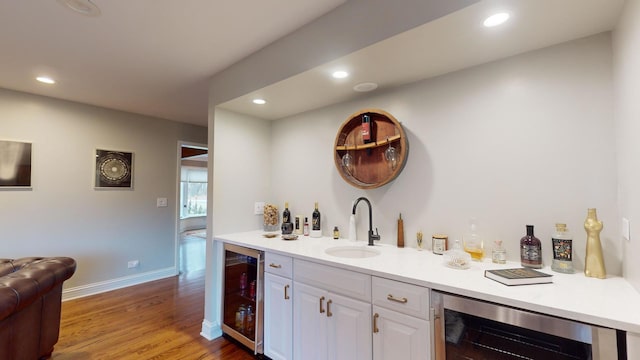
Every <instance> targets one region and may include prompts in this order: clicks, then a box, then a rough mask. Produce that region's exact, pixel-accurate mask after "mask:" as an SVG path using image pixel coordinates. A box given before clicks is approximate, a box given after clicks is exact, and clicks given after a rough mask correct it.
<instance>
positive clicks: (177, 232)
mask: <svg viewBox="0 0 640 360" xmlns="http://www.w3.org/2000/svg"><path fill="white" fill-rule="evenodd" d="M183 147H192V148H200V149H207V152H208V154H209V156H210V155H211V151H209V147H208V146H207V144H202V143H196V142H191V141H183V140H178V146H177V150H176V151H177V161H176V162H177V165H176V169H177V170H176V204H175V209H174V211H175V213H174V219H175V224H176V226H175V234H174V238H175V240H174V242H175V249H174V260H173V263H174V264H175V268H176V275H179V274H180V269H181V266H182V264H181V263H180V220H181V219H180V207H181V206H182V202H181V201H180V196H181V194H180V180H181V173H182V148H183ZM210 180H211V179H207V186H209V184H210V183H211V181H210ZM207 214H209V211H208V210H207ZM207 217H208V215H207ZM208 221H209V219H208V218H207V219H206V222H208Z"/></svg>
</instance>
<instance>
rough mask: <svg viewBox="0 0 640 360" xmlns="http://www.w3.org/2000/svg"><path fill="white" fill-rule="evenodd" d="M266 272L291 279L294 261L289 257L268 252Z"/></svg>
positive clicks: (265, 258)
mask: <svg viewBox="0 0 640 360" xmlns="http://www.w3.org/2000/svg"><path fill="white" fill-rule="evenodd" d="M264 271H266V272H268V273H271V274H275V275H280V276H284V277H286V278H289V279H291V276H292V272H293V259H291V257H289V256H284V255H280V254H274V253H270V252H267V253H265V254H264Z"/></svg>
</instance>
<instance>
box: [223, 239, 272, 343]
mask: <svg viewBox="0 0 640 360" xmlns="http://www.w3.org/2000/svg"><path fill="white" fill-rule="evenodd" d="M263 280H264V259H263V253H262V252H261V251H257V250H254V249H249V248H245V247H241V246H236V245H232V244H225V245H224V274H223V285H224V286H223V287H224V289H223V291H224V292H223V294H224V296H223V322H222V331H223V332H224V333H225V334H227V335H229V336H231V337H232V338H234V339H236V340H238V341H239V342H240V343H242V344H243V345H245V346H247V347H248V348H250V349H251V350H253V352H254V353H255V354H261V353H262V334H263V329H262V316H263V315H262V311H263V309H262V306H263V302H262V296H263V295H262V293H263V291H262V286H263V285H262V282H263Z"/></svg>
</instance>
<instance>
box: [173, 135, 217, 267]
mask: <svg viewBox="0 0 640 360" xmlns="http://www.w3.org/2000/svg"><path fill="white" fill-rule="evenodd" d="M178 152H179V154H178V158H179V165H178V174H179V179H178V180H179V181H178V196H177V199H178V200H177V201H178V211H177V213H178V219H177V223H178V225H177V229H178V236H177V249H176V267H177V269H178V271H179V272H180V273H187V272H192V271H198V270H203V269H204V268H205V256H206V255H205V251H206V239H207V230H206V229H207V187H208V186H209V181H208V168H207V166H208V159H209V151H208V149H207V146H206V145H203V144H193V143H184V142H181V143H180V144H179V146H178Z"/></svg>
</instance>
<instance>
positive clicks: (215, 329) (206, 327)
mask: <svg viewBox="0 0 640 360" xmlns="http://www.w3.org/2000/svg"><path fill="white" fill-rule="evenodd" d="M200 335H201V336H202V337H203V338H205V339H207V340H209V341H211V340H213V339H217V338H219V337H220V336H222V327H220V323H218V322H215V323H214V322H211V321H209V320H206V319H205V320H203V321H202V331H201V332H200Z"/></svg>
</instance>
